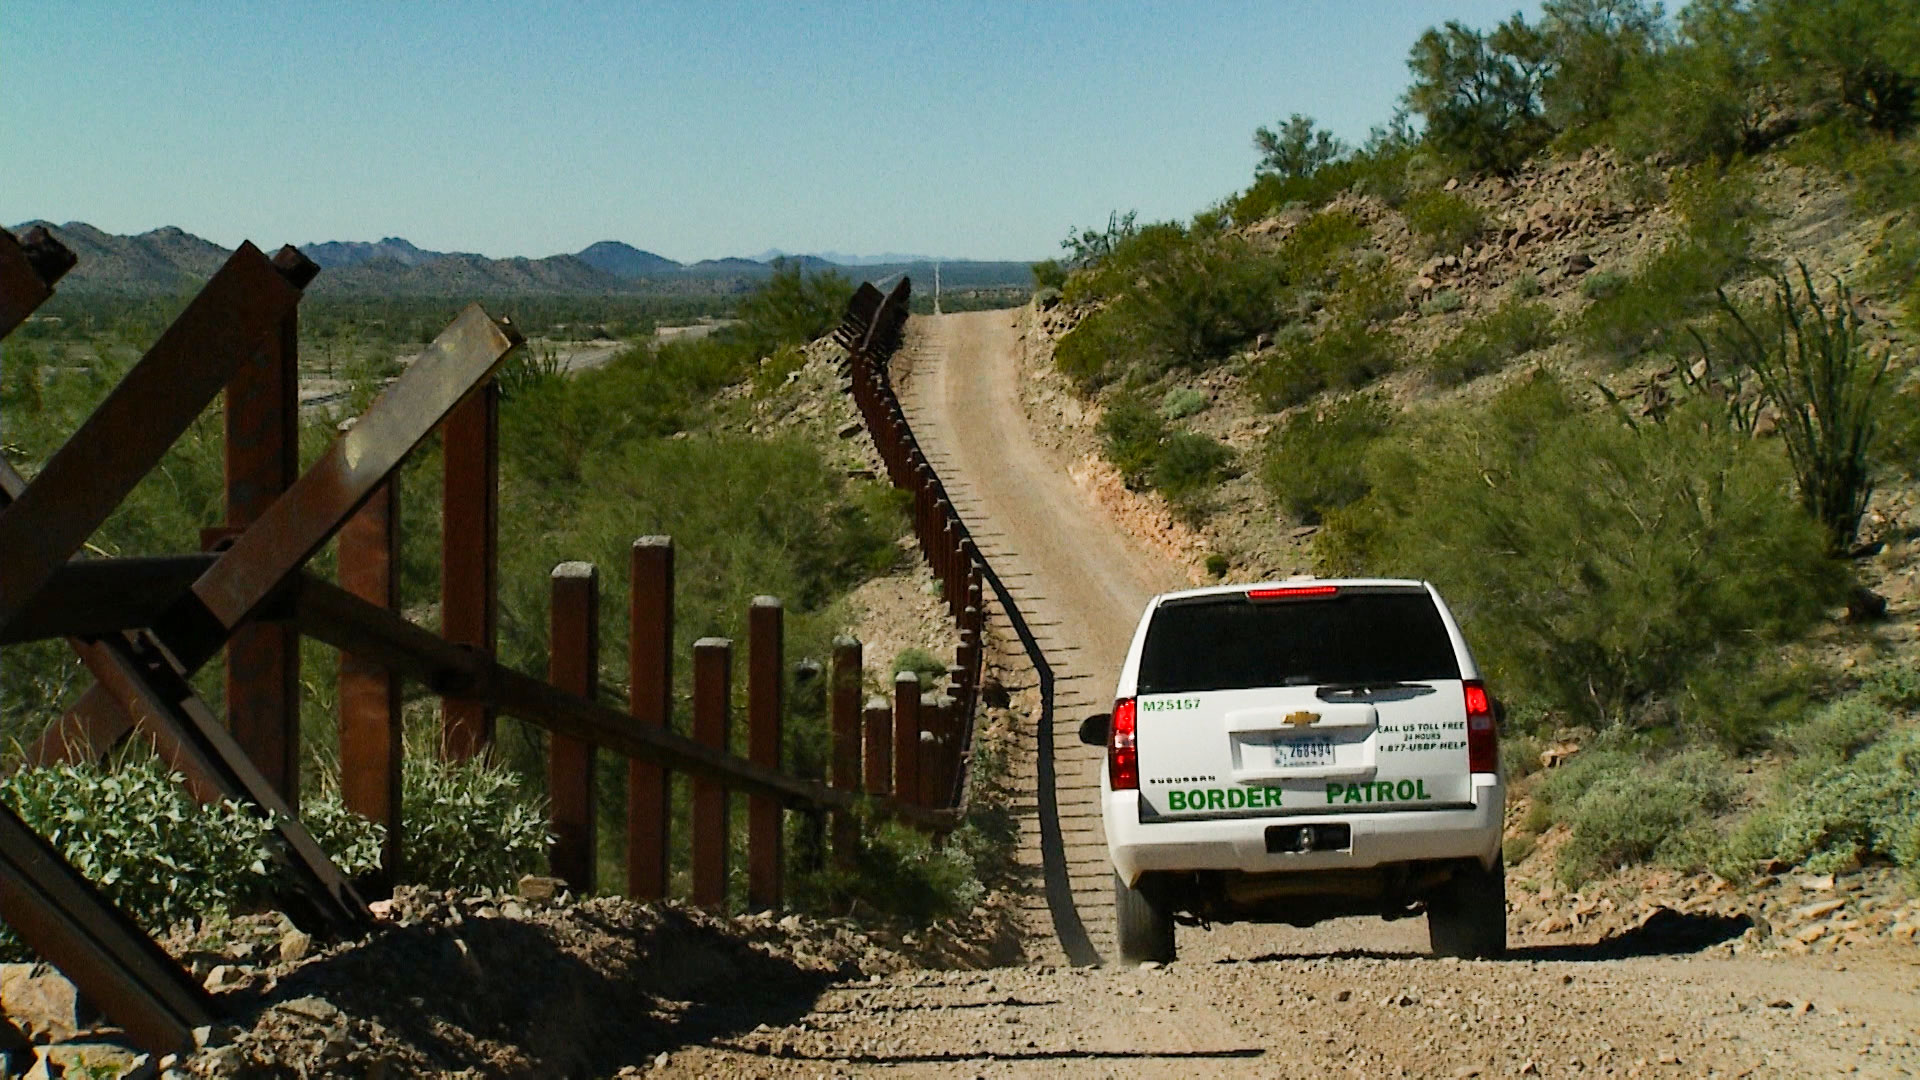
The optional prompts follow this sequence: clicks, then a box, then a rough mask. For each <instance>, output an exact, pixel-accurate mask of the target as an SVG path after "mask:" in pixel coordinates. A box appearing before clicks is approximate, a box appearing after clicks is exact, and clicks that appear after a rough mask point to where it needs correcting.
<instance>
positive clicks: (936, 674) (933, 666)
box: [890, 646, 947, 694]
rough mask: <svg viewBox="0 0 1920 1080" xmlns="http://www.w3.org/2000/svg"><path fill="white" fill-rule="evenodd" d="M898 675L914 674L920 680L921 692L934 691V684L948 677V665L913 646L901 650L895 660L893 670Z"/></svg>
mask: <svg viewBox="0 0 1920 1080" xmlns="http://www.w3.org/2000/svg"><path fill="white" fill-rule="evenodd" d="M890 670H892V671H893V672H895V673H896V674H897V673H899V672H902V671H908V672H912V673H913V675H914V676H915V677H916V678H918V679H919V680H920V692H921V693H923V694H924V693H926V692H927V691H929V690H932V689H933V687H934V684H935V683H937V682H939V681H940V680H941V679H944V678H946V677H947V663H946V661H944V660H942V659H940V658H939V657H937V656H935V655H933V654H932V653H930V652H928V651H927V650H925V649H922V648H919V647H918V646H913V647H909V648H905V649H902V650H900V653H899V655H897V656H895V657H894V658H893V666H892V667H891V669H890Z"/></svg>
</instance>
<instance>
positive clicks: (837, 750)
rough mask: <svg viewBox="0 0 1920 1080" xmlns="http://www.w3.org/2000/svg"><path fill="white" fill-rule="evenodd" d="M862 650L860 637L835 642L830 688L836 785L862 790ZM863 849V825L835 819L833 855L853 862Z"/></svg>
mask: <svg viewBox="0 0 1920 1080" xmlns="http://www.w3.org/2000/svg"><path fill="white" fill-rule="evenodd" d="M861 666H862V658H861V647H860V641H859V639H857V638H852V637H847V636H844V635H843V636H841V637H837V638H834V639H833V669H832V674H831V675H830V676H829V678H830V679H831V680H832V681H831V682H830V683H829V684H828V687H827V709H828V714H829V716H830V718H831V721H832V723H831V726H832V730H833V773H832V782H833V786H834V787H837V788H840V789H842V790H844V791H859V790H860V749H861V747H860V675H861ZM859 846H860V832H859V822H858V821H856V820H854V817H853V815H852V814H846V813H837V814H835V815H834V816H833V852H834V856H835V858H837V859H838V860H839V861H840V863H841V865H843V866H844V865H847V864H848V863H850V862H851V861H852V859H853V853H854V851H855V850H856V849H857V848H858V847H859Z"/></svg>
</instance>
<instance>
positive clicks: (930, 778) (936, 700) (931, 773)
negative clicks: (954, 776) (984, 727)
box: [916, 693, 947, 806]
mask: <svg viewBox="0 0 1920 1080" xmlns="http://www.w3.org/2000/svg"><path fill="white" fill-rule="evenodd" d="M942 700H943V699H942V698H941V697H940V695H939V694H937V693H925V694H921V695H920V746H919V750H920V787H919V792H920V795H919V798H918V799H917V800H916V801H917V802H918V803H919V805H921V806H940V805H941V804H942V803H943V802H944V800H943V799H942V798H941V795H940V791H941V780H942V778H943V777H944V776H945V775H946V765H947V753H946V750H947V748H946V728H947V720H946V717H945V716H944V715H943V713H942V710H941V707H940V703H941V701H942Z"/></svg>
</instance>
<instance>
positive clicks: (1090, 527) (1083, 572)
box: [663, 311, 1920, 1077]
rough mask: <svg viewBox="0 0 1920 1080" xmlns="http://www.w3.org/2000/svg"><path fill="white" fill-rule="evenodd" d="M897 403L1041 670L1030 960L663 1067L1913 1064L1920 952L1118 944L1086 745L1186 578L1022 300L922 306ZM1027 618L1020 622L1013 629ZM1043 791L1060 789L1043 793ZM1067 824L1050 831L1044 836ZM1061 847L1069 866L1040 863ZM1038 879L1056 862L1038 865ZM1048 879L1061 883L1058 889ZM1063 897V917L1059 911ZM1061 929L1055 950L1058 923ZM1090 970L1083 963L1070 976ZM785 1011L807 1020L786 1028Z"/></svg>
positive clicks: (921, 1069)
mask: <svg viewBox="0 0 1920 1080" xmlns="http://www.w3.org/2000/svg"><path fill="white" fill-rule="evenodd" d="M909 334H910V336H909V352H910V354H911V355H910V362H911V364H912V365H913V375H912V378H911V379H910V380H909V382H908V386H907V392H906V394H905V398H906V401H907V404H908V408H909V412H910V415H911V417H912V422H913V424H914V428H915V431H916V433H917V434H918V436H919V437H920V439H921V440H922V443H923V445H925V446H926V448H927V449H928V451H929V453H930V455H932V456H933V457H934V459H935V462H936V467H937V468H939V469H940V471H941V474H942V476H943V477H944V478H945V479H946V482H947V484H948V487H949V489H950V490H951V491H952V492H953V493H954V496H955V498H956V499H957V500H958V501H959V502H960V503H961V506H960V509H961V512H962V513H963V514H965V515H966V516H967V518H968V519H969V521H970V522H971V523H972V526H973V528H974V531H975V536H976V538H977V539H978V540H979V541H980V542H981V544H982V548H983V551H985V552H986V554H987V557H988V559H989V560H991V562H992V563H993V565H994V568H995V569H996V571H997V573H998V574H999V576H1000V578H1001V580H1002V584H1003V585H1004V586H1005V587H1006V590H1007V592H1008V594H1009V595H1010V598H1011V599H1012V600H1013V603H1014V608H1015V611H1014V612H1013V613H1012V614H1013V615H1015V616H1016V621H1022V622H1024V626H1025V628H1026V629H1027V630H1028V631H1029V632H1030V634H1031V636H1032V638H1033V640H1034V641H1035V642H1037V644H1038V646H1039V648H1040V651H1041V654H1042V656H1041V659H1040V667H1041V669H1042V671H1043V672H1045V671H1048V670H1050V671H1051V674H1052V683H1053V688H1054V690H1055V696H1054V701H1053V706H1054V711H1053V716H1052V717H1051V718H1050V722H1048V723H1042V724H1040V725H1038V730H1037V731H1036V732H1035V739H1034V744H1033V751H1034V752H1033V754H1032V758H1031V760H1030V762H1029V763H1028V766H1027V772H1026V776H1027V777H1028V778H1029V779H1030V780H1031V782H1032V783H1033V784H1034V785H1035V787H1034V798H1033V801H1032V803H1031V805H1030V806H1028V807H1027V809H1028V810H1029V814H1028V821H1029V823H1030V825H1029V830H1028V845H1027V852H1026V854H1027V858H1028V859H1029V861H1031V862H1034V863H1036V864H1038V863H1041V862H1046V863H1049V864H1050V865H1046V866H1038V865H1036V867H1035V871H1034V872H1035V874H1036V876H1037V877H1039V878H1040V880H1041V881H1042V882H1047V883H1050V884H1052V885H1053V886H1054V887H1053V888H1052V889H1051V890H1050V892H1051V895H1048V893H1049V890H1045V889H1037V890H1036V897H1035V900H1034V906H1033V911H1032V916H1033V918H1032V922H1033V924H1034V928H1035V930H1036V936H1037V940H1036V942H1035V943H1034V946H1033V947H1032V951H1033V952H1034V953H1035V954H1036V955H1041V956H1043V957H1046V958H1047V959H1048V960H1050V961H1051V962H1050V963H1042V964H1039V965H1036V966H1031V967H1025V968H1010V969H999V970H993V971H984V972H913V973H905V974H899V975H892V976H873V977H871V978H869V979H866V980H854V981H849V982H845V983H840V984H836V985H834V986H832V987H830V988H829V989H827V990H826V991H825V992H823V993H821V994H819V995H818V996H817V997H815V998H813V999H812V1000H810V1001H808V1002H805V1003H795V1006H794V1008H793V1009H792V1010H791V1011H783V1012H782V1013H781V1014H779V1015H775V1016H772V1017H770V1019H769V1020H768V1022H767V1023H765V1024H761V1025H760V1026H758V1027H757V1028H754V1029H752V1030H750V1031H748V1032H747V1033H746V1034H744V1035H740V1036H730V1037H728V1038H726V1039H724V1040H719V1041H715V1042H713V1043H709V1044H707V1045H704V1046H700V1047H695V1048H689V1049H686V1050H682V1051H678V1052H675V1053H673V1054H671V1055H668V1056H667V1058H666V1060H665V1061H664V1063H663V1064H664V1067H665V1069H666V1071H667V1072H668V1073H670V1074H682V1075H736V1076H763V1075H799V1076H851V1075H877V1074H880V1073H883V1072H884V1073H886V1074H888V1075H904V1076H1034V1075H1049V1076H1058V1075H1070V1076H1148V1077H1159V1076H1165V1077H1189V1076H1192V1075H1194V1074H1196V1073H1205V1074H1209V1075H1219V1076H1313V1077H1320V1076H1327V1075H1342V1076H1347V1075H1353V1076H1441V1077H1455V1076H1487V1077H1493V1076H1572V1075H1612V1076H1641V1075H1644V1076H1706V1075H1712V1076H1813V1075H1832V1074H1839V1073H1855V1074H1859V1075H1868V1076H1903V1075H1914V1074H1915V1072H1916V1070H1920V1049H1916V1047H1917V1046H1920V966H1916V964H1915V961H1916V960H1920V956H1916V953H1915V951H1914V950H1913V949H1912V948H1911V947H1899V946H1893V945H1889V946H1887V947H1886V948H1884V949H1867V950H1861V951H1857V952H1855V953H1851V954H1847V955H1846V956H1844V957H1825V958H1812V957H1803V958H1797V959H1771V960H1762V959H1748V958H1744V957H1743V958H1737V959H1736V958H1733V957H1731V956H1730V955H1729V952H1728V950H1727V949H1726V948H1725V946H1724V944H1722V943H1724V942H1725V941H1727V940H1728V939H1729V938H1730V937H1732V936H1733V935H1737V934H1738V933H1739V932H1740V931H1741V929H1742V928H1743V927H1741V926H1738V925H1732V926H1730V925H1726V922H1727V921H1726V920H1721V921H1719V922H1716V921H1714V920H1706V919H1699V920H1693V919H1690V918H1689V917H1686V916H1676V917H1675V920H1670V921H1668V922H1665V923H1662V924H1660V925H1657V926H1656V925H1655V924H1653V923H1649V924H1648V926H1647V927H1646V928H1645V929H1643V930H1640V931H1635V932H1632V933H1628V934H1626V935H1624V936H1621V937H1616V938H1614V939H1611V940H1607V941H1602V942H1600V943H1598V944H1595V945H1579V946H1565V945H1557V946H1536V947H1533V948H1522V949H1518V950H1516V951H1515V952H1514V953H1513V954H1512V956H1511V958H1510V959H1507V960H1504V961H1499V962H1461V961H1453V960H1446V961H1441V960H1434V959H1430V958H1428V957H1427V956H1426V955H1425V945H1426V934H1425V927H1424V925H1422V920H1419V919H1411V920H1405V921H1402V922H1398V923H1384V922H1381V921H1379V920H1371V919H1354V920H1342V921H1339V922H1337V923H1333V924H1327V925H1324V926H1322V927H1317V928H1315V929H1313V930H1310V931H1298V930H1288V929H1276V928H1269V927H1227V928H1220V929H1216V930H1213V931H1205V930H1200V929H1195V928H1182V929H1181V931H1180V937H1179V947H1180V959H1179V960H1177V961H1176V962H1174V963H1173V964H1170V965H1167V966H1165V967H1152V968H1149V969H1117V968H1113V967H1104V968H1100V967H1089V966H1077V965H1083V964H1085V963H1086V962H1087V961H1089V960H1091V959H1092V958H1093V957H1092V953H1093V952H1094V951H1096V950H1097V951H1098V952H1099V954H1101V955H1107V954H1108V953H1110V950H1111V945H1112V938H1111V929H1110V927H1111V918H1110V911H1109V904H1110V899H1109V895H1108V875H1109V870H1108V868H1107V864H1106V862H1105V853H1104V847H1103V844H1104V841H1103V840H1102V838H1101V834H1100V829H1099V818H1098V813H1097V810H1096V809H1095V805H1094V792H1095V791H1096V790H1097V774H1096V773H1095V772H1094V769H1095V768H1097V766H1098V755H1097V753H1096V752H1095V751H1092V750H1088V749H1083V748H1081V747H1079V746H1078V744H1077V743H1076V742H1075V741H1074V738H1073V736H1074V730H1075V728H1076V727H1077V725H1078V721H1079V719H1080V718H1081V717H1082V716H1084V715H1085V714H1086V713H1088V712H1093V711H1100V710H1103V709H1104V708H1106V706H1107V704H1108V702H1107V701H1106V697H1107V695H1109V694H1110V693H1111V691H1112V682H1113V679H1114V675H1115V672H1116V671H1117V670H1118V666H1119V663H1120V660H1121V658H1122V655H1123V653H1124V651H1125V648H1126V645H1127V638H1128V635H1129V634H1130V632H1131V630H1132V627H1133V623H1134V620H1135V619H1136V618H1137V616H1138V613H1139V610H1140V607H1141V604H1142V603H1143V602H1144V601H1145V599H1146V598H1147V597H1148V596H1149V595H1150V594H1151V593H1153V592H1155V591H1157V590H1160V589H1164V588H1168V587H1173V586H1175V585H1177V584H1178V583H1179V582H1180V581H1181V580H1182V575H1181V574H1180V572H1179V570H1178V569H1177V568H1176V567H1173V566H1172V565H1171V564H1168V563H1165V562H1162V561H1159V560H1157V559H1155V558H1154V557H1153V556H1151V555H1149V554H1148V553H1146V552H1144V551H1143V550H1141V549H1139V548H1137V547H1136V546H1134V545H1133V544H1131V543H1129V542H1128V541H1126V540H1125V539H1124V538H1123V537H1122V535H1121V533H1120V531H1119V530H1118V529H1116V528H1115V527H1114V526H1113V524H1112V522H1111V521H1109V520H1107V519H1106V517H1105V516H1104V511H1101V510H1099V509H1098V508H1096V507H1094V506H1093V505H1092V503H1091V501H1090V500H1089V499H1088V498H1087V497H1086V496H1085V495H1084V494H1083V493H1082V492H1081V491H1080V490H1079V489H1078V488H1077V487H1076V486H1075V484H1074V483H1073V481H1072V480H1071V478H1070V477H1069V475H1068V463H1067V462H1065V461H1062V460H1059V459H1057V458H1056V457H1054V456H1052V454H1051V453H1050V452H1049V451H1048V450H1046V449H1045V448H1044V447H1043V446H1042V445H1041V444H1040V443H1039V441H1037V440H1036V439H1034V438H1033V436H1032V431H1031V428H1030V427H1029V420H1028V418H1027V417H1026V416H1025V415H1024V414H1023V412H1022V410H1021V408H1020V405H1019V395H1018V394H1017V392H1016V388H1017V386H1018V385H1019V380H1020V379H1021V378H1023V377H1024V376H1023V375H1022V373H1021V370H1020V365H1019V360H1018V349H1017V345H1018V335H1019V330H1018V328H1017V326H1016V325H1015V317H1014V315H1013V313H1010V312H1004V311H1002V312H981V313H968V314H959V315H948V316H941V317H936V318H933V319H923V318H916V319H914V320H913V322H912V323H911V324H910V326H909ZM1019 628H1020V627H1018V626H1015V625H1013V624H1012V623H1009V624H1008V625H1007V626H1004V627H1003V630H1017V629H1019ZM1048 780H1052V781H1053V783H1052V784H1051V785H1049V784H1048V783H1047V781H1048ZM1053 819H1057V827H1058V828H1057V833H1056V832H1054V831H1053V829H1054V824H1053ZM1049 844H1051V845H1053V850H1052V851H1051V852H1050V854H1051V855H1052V856H1054V858H1052V859H1048V860H1042V858H1041V855H1042V852H1043V851H1044V850H1045V849H1046V848H1047V847H1048V846H1049ZM1048 871H1051V874H1050V875H1049V873H1048ZM1049 877H1050V879H1051V880H1050V882H1049ZM1049 901H1050V902H1049ZM1049 933H1052V934H1054V935H1056V936H1055V937H1054V942H1055V943H1054V944H1049V942H1048V941H1047V935H1048V934H1049ZM1069 965H1076V966H1069ZM796 1017H797V1018H796Z"/></svg>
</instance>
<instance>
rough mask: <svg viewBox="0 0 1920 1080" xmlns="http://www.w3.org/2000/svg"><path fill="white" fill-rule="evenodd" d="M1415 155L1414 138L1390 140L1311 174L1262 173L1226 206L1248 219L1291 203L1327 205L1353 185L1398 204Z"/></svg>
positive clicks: (1235, 215) (1244, 222)
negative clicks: (1409, 164) (1411, 139)
mask: <svg viewBox="0 0 1920 1080" xmlns="http://www.w3.org/2000/svg"><path fill="white" fill-rule="evenodd" d="M1412 155H1413V150H1412V147H1411V145H1410V143H1405V142H1398V141H1391V140H1389V141H1383V142H1381V143H1380V144H1378V145H1374V146H1369V147H1367V148H1365V149H1362V150H1360V151H1359V152H1357V153H1354V154H1350V155H1348V156H1347V157H1344V158H1341V159H1339V160H1336V161H1332V162H1329V163H1327V164H1325V165H1322V166H1321V167H1319V168H1317V169H1315V170H1313V171H1312V172H1311V173H1309V174H1307V175H1297V174H1296V175H1282V174H1280V173H1277V172H1267V173H1263V174H1261V175H1259V176H1256V177H1255V178H1254V181H1253V184H1252V186H1250V187H1248V188H1247V190H1245V191H1243V192H1241V193H1240V194H1238V195H1236V196H1234V197H1233V198H1231V199H1229V200H1228V201H1227V211H1228V214H1229V216H1231V218H1232V219H1233V221H1235V222H1236V223H1239V224H1242V225H1249V224H1252V223H1253V222H1256V221H1259V220H1261V219H1263V218H1268V217H1272V216H1273V215H1275V214H1277V213H1279V212H1280V211H1281V210H1283V209H1285V208H1286V207H1289V206H1304V207H1309V208H1318V207H1321V206H1324V205H1326V204H1327V203H1329V202H1331V201H1333V199H1334V198H1336V197H1337V196H1339V195H1340V194H1341V193H1342V192H1345V191H1348V190H1360V191H1364V192H1366V193H1368V194H1371V195H1375V196H1377V197H1379V198H1380V199H1381V200H1383V201H1384V202H1386V203H1387V204H1388V205H1395V204H1398V203H1399V202H1400V201H1401V199H1402V198H1404V196H1405V192H1406V186H1407V165H1408V161H1409V159H1410V158H1411V157H1412Z"/></svg>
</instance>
